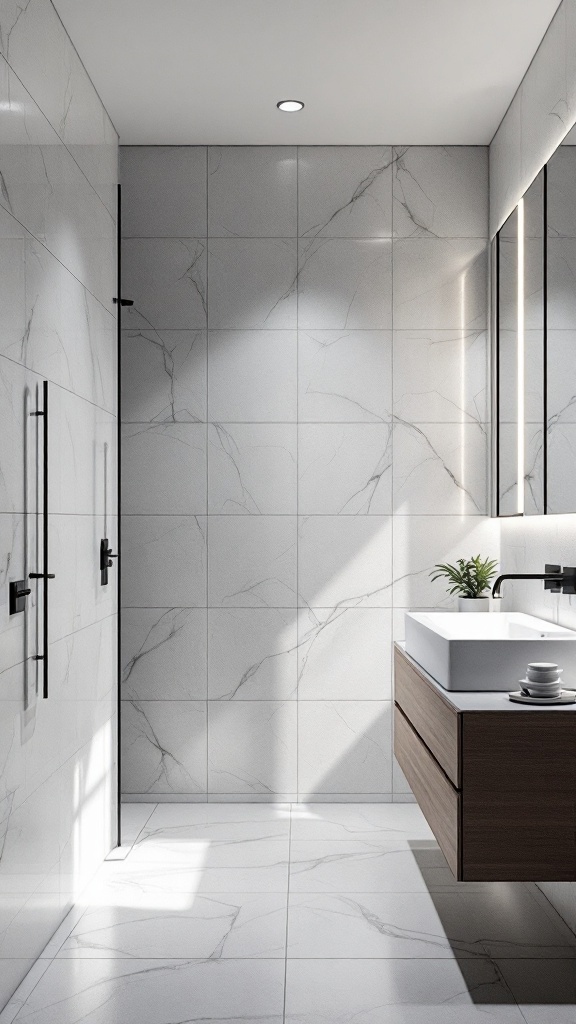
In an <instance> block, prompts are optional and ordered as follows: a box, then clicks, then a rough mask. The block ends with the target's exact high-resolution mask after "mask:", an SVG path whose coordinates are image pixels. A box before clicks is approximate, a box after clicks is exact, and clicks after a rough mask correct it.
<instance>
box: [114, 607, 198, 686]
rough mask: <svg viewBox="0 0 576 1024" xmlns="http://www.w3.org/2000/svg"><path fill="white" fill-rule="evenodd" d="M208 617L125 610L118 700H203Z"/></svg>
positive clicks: (194, 612)
mask: <svg viewBox="0 0 576 1024" xmlns="http://www.w3.org/2000/svg"><path fill="white" fill-rule="evenodd" d="M206 616H207V611H206V609H205V608H125V609H124V610H123V612H122V697H123V698H124V699H125V700H173V701H174V700H203V699H206ZM160 679H162V689H161V690H160V689H159V688H158V682H159V680H160Z"/></svg>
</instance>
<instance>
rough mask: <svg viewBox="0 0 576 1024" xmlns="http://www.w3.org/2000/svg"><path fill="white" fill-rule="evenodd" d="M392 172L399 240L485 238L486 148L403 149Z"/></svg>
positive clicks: (486, 204)
mask: <svg viewBox="0 0 576 1024" xmlns="http://www.w3.org/2000/svg"><path fill="white" fill-rule="evenodd" d="M393 173H394V185H393V197H394V235H395V237H396V238H411V237H414V236H417V237H419V236H424V237H427V236H430V237H432V238H483V237H485V236H486V233H487V231H488V151H487V149H486V146H399V147H396V148H395V149H394V165H393Z"/></svg>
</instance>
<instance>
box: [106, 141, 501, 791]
mask: <svg viewBox="0 0 576 1024" xmlns="http://www.w3.org/2000/svg"><path fill="white" fill-rule="evenodd" d="M172 157H173V159H172ZM486 157H487V149H486V147H448V148H445V147H405V146H396V147H392V146H373V147H370V146H368V147H363V146H358V147H356V146H354V147H340V146H328V147H298V148H296V147H290V146H287V147H267V146H264V147H242V146H239V147H226V146H223V147H219V146H214V147H209V148H208V149H206V148H203V147H193V148H191V149H186V148H184V149H183V150H182V151H178V152H177V151H176V150H174V151H173V153H171V151H170V148H169V147H161V148H160V149H159V150H157V151H153V150H150V149H148V148H147V147H142V148H140V147H128V148H127V149H126V150H125V155H124V156H123V160H122V180H123V183H124V188H125V189H126V190H127V194H128V195H129V201H128V207H129V212H128V216H129V226H128V228H127V230H126V234H127V235H131V236H132V237H127V238H126V239H125V250H124V251H125V256H124V259H125V269H126V267H127V266H128V274H129V287H130V288H133V289H135V292H134V295H131V297H134V298H135V299H137V301H136V312H134V313H133V314H130V315H129V316H127V317H126V318H125V323H124V326H125V331H124V336H123V342H122V367H123V380H122V394H123V419H124V427H123V433H124V441H125V459H124V465H125V467H126V483H125V487H124V499H125V505H126V508H125V512H126V511H128V513H129V514H128V515H127V516H126V517H125V519H126V522H125V524H124V529H125V543H124V574H123V576H124V585H125V586H124V603H125V606H126V616H127V618H126V630H125V632H126V637H125V642H124V650H125V656H124V665H125V666H128V665H130V664H131V663H132V659H134V658H136V661H135V664H134V667H133V669H132V670H131V672H130V675H129V677H128V678H127V679H126V681H125V684H124V685H125V696H127V697H129V699H131V700H133V701H136V702H137V701H140V702H144V703H150V704H152V703H154V702H158V703H162V702H167V703H171V706H172V710H171V711H170V713H167V714H166V716H165V719H163V727H162V728H163V730H164V731H163V734H162V744H163V745H164V746H165V748H166V749H167V750H168V751H170V753H173V754H174V756H176V757H177V759H178V760H182V757H181V753H180V752H179V749H180V748H179V743H180V741H179V740H178V739H177V737H176V735H175V738H174V742H172V740H171V738H170V726H169V722H170V715H174V716H177V710H178V709H177V704H178V703H179V702H180V701H184V702H185V701H189V700H192V701H195V700H198V701H201V700H205V699H207V702H208V714H207V719H206V723H207V724H206V729H207V732H206V745H207V751H208V782H207V788H206V790H205V792H200V791H199V792H197V793H195V794H193V798H194V799H195V800H202V799H207V800H219V801H222V800H241V799H249V800H250V801H272V800H273V799H274V798H275V797H278V795H281V796H283V797H286V798H288V797H292V796H293V795H294V794H295V793H303V794H313V795H314V796H315V798H316V799H318V800H346V799H347V798H353V799H359V800H366V799H369V800H383V801H384V800H385V801H390V800H398V801H404V800H410V799H412V797H411V794H410V792H409V788H408V786H407V783H406V780H405V779H404V778H403V776H402V774H401V772H400V771H399V769H398V767H397V766H395V765H394V763H393V758H392V750H391V728H390V700H391V650H392V639H393V637H394V636H396V635H399V631H401V628H402V616H403V611H400V610H399V609H404V608H405V607H409V606H410V605H416V606H418V607H421V606H425V607H430V606H432V607H434V606H440V607H450V606H451V605H450V601H449V600H447V599H446V598H445V595H444V592H443V590H442V588H441V587H438V586H431V585H430V582H429V572H430V569H431V567H432V565H433V564H434V563H435V562H436V561H443V560H445V558H446V557H448V555H447V552H448V551H450V553H451V554H452V557H459V556H460V555H461V554H462V549H464V550H465V549H467V548H468V545H472V547H471V548H470V550H472V549H474V550H477V549H478V544H480V549H481V550H483V549H484V547H485V546H487V547H488V549H489V550H490V551H492V550H494V548H495V533H494V531H493V530H490V529H488V527H487V525H486V524H487V522H488V521H487V520H486V518H485V510H486V449H487V443H488V438H487V431H486V427H485V424H486V422H487V418H488V410H487V340H486V230H487V229H486V217H487V185H486ZM204 161H206V163H204ZM159 167H162V168H164V174H165V180H166V182H167V183H169V184H168V185H167V187H166V189H165V190H164V191H163V190H162V189H161V188H160V187H159V185H158V183H157V182H158V176H157V173H156V172H157V170H158V168H159ZM203 168H207V195H206V192H205V183H204V181H203V180H202V171H203ZM140 170H141V173H140ZM206 200H207V201H206ZM178 204H179V205H180V206H181V208H182V209H183V210H184V211H185V214H184V215H183V223H185V225H186V227H185V230H182V231H181V230H180V228H179V227H176V226H175V210H176V208H177V206H178ZM152 207H153V209H152ZM206 209H207V211H208V221H207V225H206V224H205V222H204V221H203V215H204V214H203V211H204V210H206ZM149 210H150V211H151V213H150V217H149V218H148V219H146V211H149ZM416 222H417V223H416ZM147 224H149V234H150V235H151V236H152V237H148V238H139V237H136V235H137V234H138V233H141V234H142V235H144V234H147V233H148V230H147V228H146V225H147ZM188 234H189V237H186V236H187V235H188ZM183 243H185V244H186V245H187V246H195V245H196V243H198V246H203V247H204V248H205V251H206V253H207V263H206V264H205V263H204V254H203V253H200V250H198V261H197V262H196V263H195V264H194V274H195V275H196V283H197V284H198V285H199V287H200V292H201V293H202V295H203V297H204V300H205V304H206V316H205V315H204V310H203V309H201V307H202V302H200V294H199V292H198V291H196V294H195V295H194V294H193V293H194V288H193V287H188V285H190V284H192V285H193V283H194V282H190V281H187V280H186V273H187V269H188V268H189V266H190V264H189V263H187V262H186V259H185V258H184V255H185V254H184V253H183V251H182V244H183ZM194 252H196V250H194ZM130 264H133V265H132V266H129V265H130ZM204 275H205V276H204ZM127 287H128V285H127ZM138 296H140V298H138ZM139 303H140V305H139ZM142 313H144V317H145V319H142V317H141V314H142ZM196 314H198V319H196ZM205 328H207V330H206V331H205ZM204 431H205V433H203V432H204ZM185 439H188V442H187V443H185ZM463 441H464V442H465V444H463ZM202 445H204V446H205V450H204V452H202V450H201V449H202ZM152 464H153V467H154V468H153V471H152V470H151V472H150V475H148V476H147V477H146V480H147V482H146V481H145V484H143V483H142V480H143V478H144V477H143V473H142V472H141V469H142V468H146V467H147V468H149V469H151V467H152ZM204 517H205V518H204ZM393 536H394V549H393V545H392V537H393ZM495 553H496V552H495ZM187 610H188V612H190V611H193V613H194V616H193V618H186V615H187ZM201 613H202V614H203V613H205V614H206V617H207V632H206V636H205V637H203V635H202V634H203V630H204V628H205V625H206V620H205V619H204V618H203V617H202V614H201ZM125 671H126V670H125ZM155 676H156V678H157V679H158V680H164V682H163V683H162V685H161V684H160V682H157V683H156V684H155V683H154V678H155ZM176 732H177V725H176V724H175V733H176ZM137 750H138V748H137V747H135V748H134V751H135V752H136V751H137ZM125 757H126V761H125V766H126V772H127V777H128V778H129V779H130V787H131V791H132V792H133V793H145V792H146V790H147V785H148V783H147V782H146V784H143V785H142V789H139V788H138V787H137V777H138V770H139V769H138V768H136V767H135V765H134V763H132V761H131V759H132V752H131V750H128V751H126V754H125ZM148 777H149V776H147V778H148ZM182 795H184V797H188V798H189V797H191V796H192V794H190V793H188V792H185V793H184V794H180V796H182ZM159 796H160V798H162V797H164V796H166V797H168V798H172V799H176V798H178V793H177V792H176V790H172V789H171V790H170V791H168V792H166V793H164V794H159Z"/></svg>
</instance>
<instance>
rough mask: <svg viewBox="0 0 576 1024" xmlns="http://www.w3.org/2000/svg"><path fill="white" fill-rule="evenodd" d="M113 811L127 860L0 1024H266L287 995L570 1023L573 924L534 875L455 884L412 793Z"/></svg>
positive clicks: (73, 919) (420, 1019)
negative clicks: (406, 798)
mask: <svg viewBox="0 0 576 1024" xmlns="http://www.w3.org/2000/svg"><path fill="white" fill-rule="evenodd" d="M122 817H123V834H124V836H125V838H126V842H127V845H128V846H129V847H130V852H129V853H128V856H127V858H126V859H125V860H123V861H117V862H113V863H107V864H104V865H102V867H101V868H100V870H99V871H98V873H97V875H96V877H95V879H94V880H93V882H92V883H91V885H90V886H89V887H88V888H87V890H86V892H85V894H84V897H83V899H82V902H81V903H80V904H79V905H78V906H77V907H76V908H75V911H74V912H73V913H72V914H70V915H69V916H68V917H67V919H66V921H65V922H64V923H63V925H62V926H61V928H60V929H59V930H58V931H57V933H56V935H55V936H54V938H53V939H52V940H51V941H50V942H49V943H48V945H47V946H46V948H45V949H44V951H43V953H42V956H41V958H40V960H39V961H38V962H37V964H36V966H35V967H34V969H33V970H32V972H31V973H30V975H29V977H28V978H26V980H25V982H24V984H23V985H22V986H21V987H20V988H19V990H18V991H17V993H16V994H15V997H14V999H13V1000H11V1002H10V1004H9V1006H8V1008H7V1010H6V1011H5V1014H4V1015H3V1017H2V1021H3V1024H4V1021H6V1024H12V1022H14V1021H16V1022H20V1021H25V1020H28V1021H31V1022H34V1024H50V1022H52V1021H55V1020H56V1019H57V1020H58V1022H60V1021H62V1022H64V1024H74V1022H76V1021H78V1019H79V1018H80V1017H81V1018H84V1017H86V1015H88V1016H89V1018H90V1020H92V1021H94V1022H95V1024H112V1022H114V1024H115V1022H116V1020H118V1019H122V1020H126V1021H128V1022H129V1024H132V1021H134V1022H136V1021H138V1022H141V1021H144V1022H145V1024H173V1021H175V1020H179V1021H180V1020H188V1019H189V1017H190V1012H191V1011H190V1007H191V1006H192V1005H193V1008H194V1009H193V1013H194V1019H195V1020H196V1019H198V1018H200V1017H201V1018H202V1019H203V1020H204V1019H209V1020H215V1021H222V1020H231V1021H240V1020H250V1021H255V1020H257V1021H265V1022H269V1024H273V1022H277V1024H281V1021H282V1020H283V1019H284V1006H285V1012H286V1018H287V1019H289V1020H294V1021H302V1020H304V1021H308V1020H309V1021H311V1022H313V1021H326V1020H343V1019H345V1020H347V1021H348V1020H352V1019H356V1018H362V1019H363V1020H364V1019H365V1020H369V1021H371V1022H373V1024H380V1022H381V1021H382V1020H383V1019H388V1018H390V1019H391V1020H394V1022H396V1021H399V1022H400V1024H430V1022H431V1024H461V1022H464V1024H481V1022H483V1021H486V1020H490V1021H493V1022H494V1024H523V1022H524V1021H526V1020H527V1021H529V1022H530V1024H540V1021H542V1020H545V1021H546V1022H548V1021H550V1022H553V1024H568V1022H570V1021H571V1020H573V1017H574V1009H575V1006H576V989H575V987H574V964H575V956H576V943H575V940H574V935H573V934H572V933H571V932H570V930H569V929H568V928H567V927H566V925H565V924H564V923H563V922H562V921H561V919H560V918H559V917H558V916H557V915H556V914H555V913H554V912H553V911H552V909H551V907H550V904H549V903H548V902H547V901H546V900H545V899H544V897H543V896H542V895H541V894H540V893H539V892H538V890H537V889H536V887H535V886H533V885H527V884H522V883H492V884H491V883H476V884H475V883H457V882H455V881H454V880H453V878H452V876H451V875H450V872H449V869H448V867H447V865H446V861H445V859H444V857H443V855H442V853H441V851H440V849H439V847H438V845H437V844H436V842H435V841H434V839H433V837H432V835H431V833H430V830H429V828H428V826H427V824H426V822H425V820H424V817H423V815H422V813H421V812H420V810H419V808H418V807H416V806H414V805H412V806H407V805H403V806H401V805H382V804H380V805H374V804H363V805H357V804H356V805H354V804H350V803H348V804H310V805H306V804H277V803H276V804H269V805H267V806H265V807H264V806H262V805H254V804H250V805H246V804H241V803H237V804H228V805H223V804H218V805H215V804H187V805H186V804H170V805H166V804H157V803H155V798H154V796H152V797H151V798H150V803H147V804H142V803H140V804H136V805H130V804H124V805H123V811H122ZM19 906H20V902H19V896H18V895H17V894H16V895H14V896H13V897H12V899H11V901H6V910H7V917H6V920H7V934H8V935H9V936H11V937H12V938H13V939H14V942H16V943H17V941H18V934H19V930H18V929H19V926H18V916H19V911H18V907H19ZM38 909H39V908H38ZM20 913H21V911H20ZM10 914H11V915H12V916H11V917H10V916H9V915H10ZM38 920H39V921H40V920H41V913H39V914H38ZM16 948H17V946H14V948H13V949H12V951H11V952H14V950H15V949H16ZM0 953H1V950H0ZM120 961H122V963H120ZM13 963H14V961H13V960H11V959H9V958H6V957H4V958H2V966H3V973H4V975H6V974H7V973H8V975H10V968H11V965H12V964H13ZM19 967H20V968H21V967H22V964H21V963H20V964H19Z"/></svg>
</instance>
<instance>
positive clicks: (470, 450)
mask: <svg viewBox="0 0 576 1024" xmlns="http://www.w3.org/2000/svg"><path fill="white" fill-rule="evenodd" d="M488 434H489V431H488V424H472V423H461V424H460V425H457V424H454V423H420V424H411V423H397V424H396V426H395V427H394V470H393V476H394V482H393V487H394V511H395V512H397V513H400V514H402V515H427V514H428V515H430V514H434V513H438V514H444V515H450V514H451V513H452V514H455V515H456V514H458V513H460V514H461V515H486V514H487V513H488V460H487V454H488Z"/></svg>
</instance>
